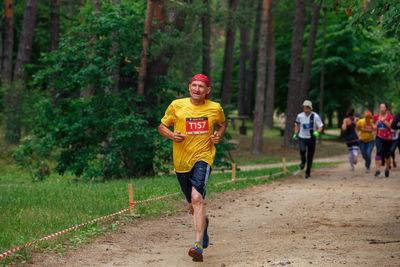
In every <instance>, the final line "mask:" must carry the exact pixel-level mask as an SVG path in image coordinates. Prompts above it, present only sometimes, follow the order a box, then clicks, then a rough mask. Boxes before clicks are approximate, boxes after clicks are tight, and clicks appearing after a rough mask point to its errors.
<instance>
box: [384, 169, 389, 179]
mask: <svg viewBox="0 0 400 267" xmlns="http://www.w3.org/2000/svg"><path fill="white" fill-rule="evenodd" d="M385 177H386V178H387V177H389V170H385Z"/></svg>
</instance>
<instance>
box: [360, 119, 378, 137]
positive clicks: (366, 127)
mask: <svg viewBox="0 0 400 267" xmlns="http://www.w3.org/2000/svg"><path fill="white" fill-rule="evenodd" d="M357 128H358V130H359V131H360V140H361V141H363V142H365V143H367V142H370V141H372V140H374V135H373V130H374V128H373V127H372V120H371V121H370V122H369V123H367V122H366V120H365V119H361V120H359V121H358V122H357Z"/></svg>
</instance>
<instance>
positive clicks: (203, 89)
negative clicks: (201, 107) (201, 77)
mask: <svg viewBox="0 0 400 267" xmlns="http://www.w3.org/2000/svg"><path fill="white" fill-rule="evenodd" d="M210 91H211V87H207V85H206V84H205V83H204V82H199V81H194V82H192V83H191V84H189V92H190V96H191V97H192V99H194V100H204V99H205V98H206V95H207V94H209V93H210Z"/></svg>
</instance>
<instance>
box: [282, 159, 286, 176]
mask: <svg viewBox="0 0 400 267" xmlns="http://www.w3.org/2000/svg"><path fill="white" fill-rule="evenodd" d="M282 165H283V173H284V174H286V173H287V169H286V158H282Z"/></svg>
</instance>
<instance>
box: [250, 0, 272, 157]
mask: <svg viewBox="0 0 400 267" xmlns="http://www.w3.org/2000/svg"><path fill="white" fill-rule="evenodd" d="M270 7H271V0H264V1H263V11H262V17H261V28H260V44H259V51H258V73H257V92H256V106H255V113H254V128H253V140H252V153H253V154H262V152H263V129H264V92H265V78H266V71H267V34H268V15H269V14H268V13H269V9H270Z"/></svg>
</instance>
